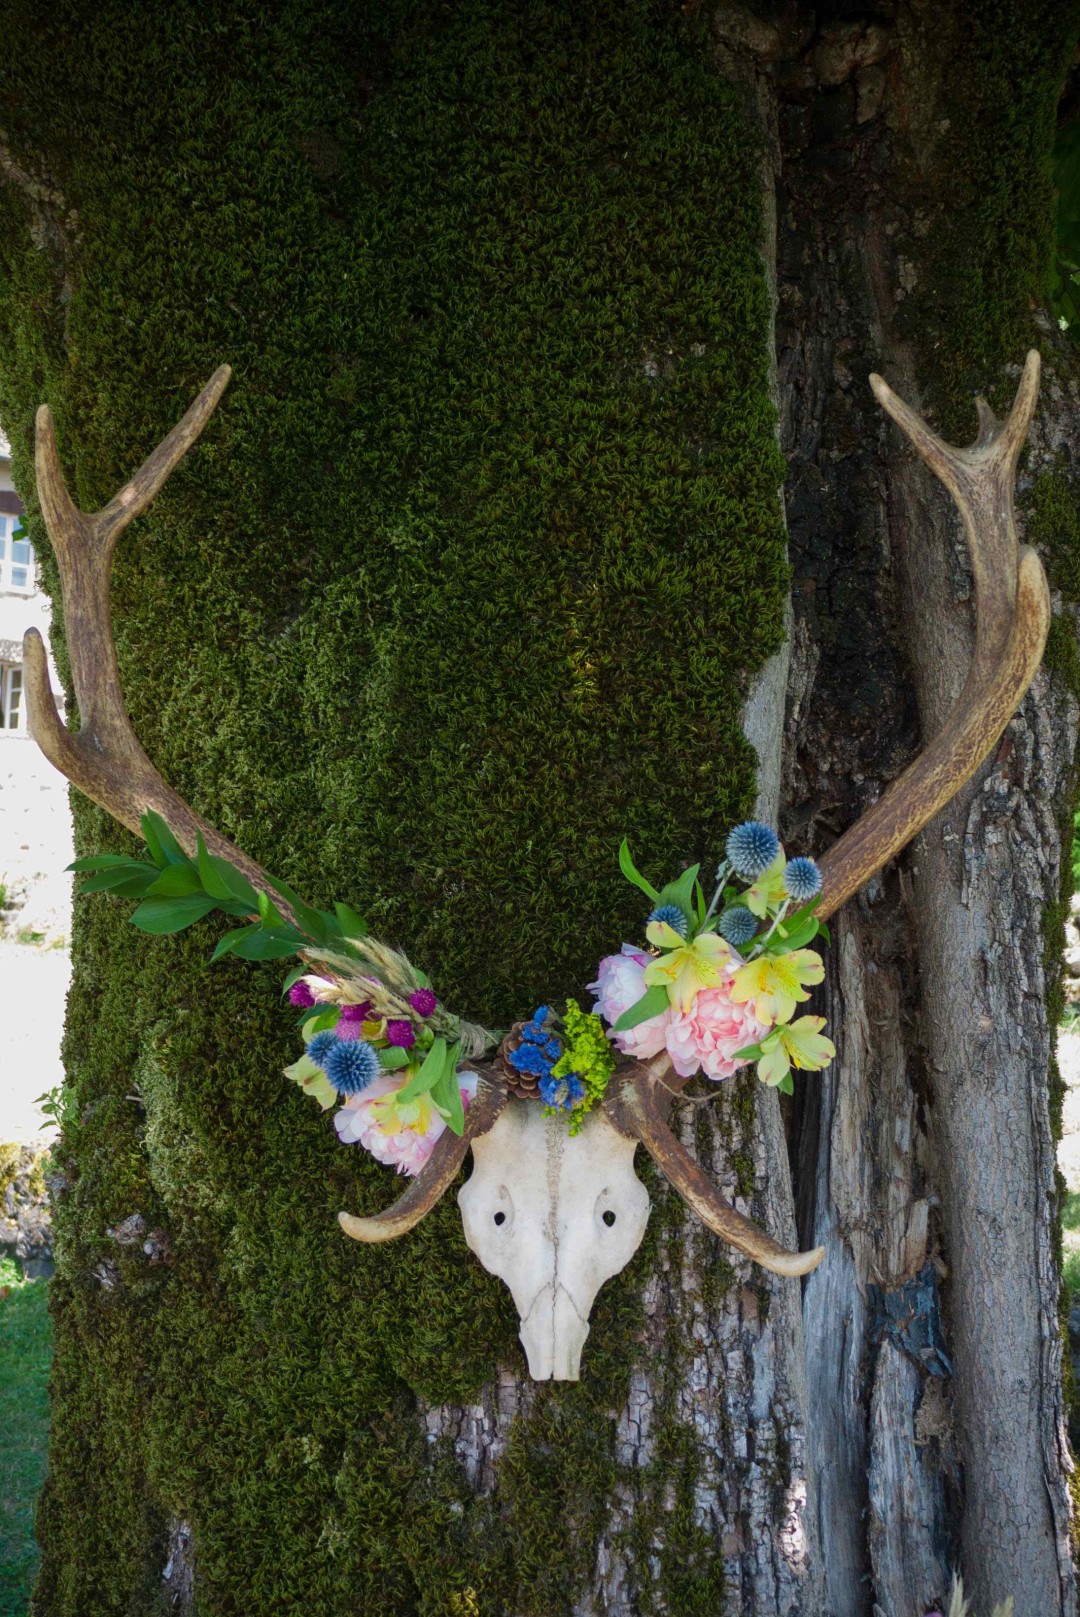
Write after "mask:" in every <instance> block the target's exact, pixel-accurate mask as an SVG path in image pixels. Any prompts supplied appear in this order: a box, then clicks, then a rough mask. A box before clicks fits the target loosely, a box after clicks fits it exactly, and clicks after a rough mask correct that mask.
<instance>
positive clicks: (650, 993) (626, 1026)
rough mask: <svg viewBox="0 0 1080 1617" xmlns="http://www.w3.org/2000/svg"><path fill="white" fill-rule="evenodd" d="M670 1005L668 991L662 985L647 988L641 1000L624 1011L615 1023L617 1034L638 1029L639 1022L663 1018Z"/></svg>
mask: <svg viewBox="0 0 1080 1617" xmlns="http://www.w3.org/2000/svg"><path fill="white" fill-rule="evenodd" d="M669 1003H670V1001H669V1000H668V991H667V989H666V988H665V987H664V985H663V984H662V983H655V984H654V985H653V987H652V988H646V990H645V992H644V993H643V994H642V996H641V998H640V999H639V1000H637V1001H636V1003H635V1004H633V1005H631V1006H630V1007H629V1008H628V1009H627V1010H625V1011H623V1013H622V1015H621V1016H620V1017H619V1020H618V1021H617V1022H616V1023H615V1031H616V1033H628V1032H629V1031H630V1029H631V1028H632V1027H637V1025H638V1023H639V1022H647V1021H648V1020H649V1018H650V1017H653V1016H662V1015H663V1013H664V1012H665V1011H666V1010H667V1008H668V1005H669Z"/></svg>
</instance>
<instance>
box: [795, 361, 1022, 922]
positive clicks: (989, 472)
mask: <svg viewBox="0 0 1080 1617" xmlns="http://www.w3.org/2000/svg"><path fill="white" fill-rule="evenodd" d="M1039 370H1040V362H1039V355H1038V354H1037V353H1036V352H1035V350H1034V349H1032V351H1031V352H1030V353H1029V354H1028V356H1027V360H1026V362H1025V365H1024V371H1023V375H1022V377H1021V379H1020V386H1019V388H1018V389H1017V394H1016V399H1015V401H1014V403H1013V407H1012V409H1011V410H1010V412H1009V415H1008V417H1007V419H1006V420H1005V421H1004V422H1002V423H999V422H998V421H997V420H996V418H995V417H994V415H993V413H992V412H991V410H990V408H989V406H988V405H987V403H986V401H985V400H984V399H980V400H978V401H977V404H978V413H979V435H978V437H977V439H976V441H975V443H974V444H973V445H972V446H971V447H970V448H968V449H957V448H955V447H954V446H953V445H951V444H947V443H944V442H943V441H942V440H941V439H940V438H938V437H937V436H936V434H934V433H933V432H931V431H930V428H929V427H928V426H927V425H926V423H925V421H923V419H922V417H921V416H919V415H918V414H917V413H916V412H915V411H914V410H912V409H911V407H910V406H909V405H907V404H905V403H904V401H903V400H902V399H900V398H898V397H897V396H896V394H895V393H894V392H893V391H892V389H891V388H890V387H889V386H888V384H887V383H886V382H884V381H882V379H881V377H880V376H872V377H871V378H870V385H871V387H872V388H873V390H874V394H875V396H876V397H877V399H878V402H879V403H880V404H881V406H882V408H883V409H884V410H886V411H887V412H888V414H889V415H891V416H892V418H893V420H894V421H895V422H896V423H897V425H898V426H899V427H900V428H901V429H902V431H903V432H904V433H906V435H907V436H908V438H910V440H911V442H912V444H913V445H914V446H915V448H916V450H917V451H918V453H919V455H920V456H921V457H922V459H923V460H924V461H925V462H926V464H927V465H928V466H929V467H930V470H931V471H932V472H933V473H934V474H935V476H937V477H938V478H939V479H940V480H941V482H942V483H944V485H945V487H946V488H947V489H948V490H949V493H950V494H951V495H952V497H953V499H954V501H955V502H956V505H957V507H958V509H959V511H960V515H961V517H962V519H963V523H964V529H965V532H966V534H967V539H968V546H969V549H970V553H971V564H972V572H973V574H974V578H975V613H976V622H975V650H974V653H973V656H972V662H971V668H970V670H969V672H968V677H967V680H966V681H965V684H964V688H963V690H962V691H961V693H960V696H959V697H958V699H957V702H956V705H955V706H954V708H953V710H952V712H951V713H950V715H949V717H948V719H947V720H946V722H945V725H944V727H943V728H942V730H941V731H940V733H939V734H938V735H937V736H935V737H934V739H933V741H931V743H930V744H929V746H928V747H927V748H926V750H925V751H924V752H923V753H922V754H921V755H920V756H919V757H918V758H916V759H915V761H914V762H913V763H912V764H910V765H909V766H908V768H907V769H906V770H905V771H904V772H903V774H902V775H900V776H899V777H898V778H897V779H896V780H895V781H894V782H893V783H892V785H891V786H890V787H889V789H888V791H887V792H886V793H885V794H884V796H883V797H882V798H881V799H880V800H879V801H878V802H877V803H875V804H874V806H873V808H872V809H870V810H869V811H868V812H867V813H866V814H864V815H863V817H862V819H860V820H858V821H857V822H856V823H855V824H854V825H853V826H851V828H850V829H849V830H848V831H846V832H845V833H844V835H843V836H842V837H841V838H840V840H839V841H838V842H837V843H835V844H834V846H833V847H832V848H830V849H829V851H828V852H827V853H826V854H825V856H824V858H823V859H822V860H821V872H822V877H823V882H824V885H823V891H822V897H821V901H820V904H819V906H818V910H817V913H818V915H819V916H820V917H821V918H822V919H824V918H825V917H826V916H828V915H831V914H832V913H833V912H834V911H835V910H837V909H839V907H840V905H841V904H843V903H845V902H846V901H847V899H849V898H850V897H851V896H852V894H854V893H856V892H857V891H858V889H859V888H860V887H861V886H862V885H863V883H864V882H865V881H867V880H868V879H869V878H870V877H871V876H872V875H873V874H874V873H875V871H878V870H880V869H881V868H882V866H883V865H885V864H887V863H888V861H889V860H890V859H891V858H893V856H894V855H895V854H897V853H899V852H900V850H901V848H903V847H905V846H906V845H907V843H909V842H910V841H911V839H912V838H913V837H914V836H916V835H917V833H918V832H919V831H921V830H922V828H923V826H924V825H926V824H927V823H928V821H930V820H931V819H933V817H934V815H935V814H936V813H937V812H938V810H939V809H941V808H943V807H944V806H945V804H946V803H948V802H949V801H950V799H951V798H952V797H954V796H955V795H956V793H957V792H958V791H959V790H960V788H961V787H962V786H963V785H964V783H965V782H966V781H968V780H970V779H971V776H972V775H973V774H974V773H975V771H976V770H977V769H978V767H979V765H980V764H981V763H982V762H983V760H984V759H985V758H986V757H987V756H988V755H989V753H990V752H991V751H992V750H993V748H994V747H995V746H996V744H997V742H998V740H999V739H1000V737H1001V734H1002V732H1003V731H1004V729H1005V727H1006V725H1007V724H1008V723H1009V720H1010V719H1011V718H1012V716H1013V714H1014V713H1015V712H1016V709H1017V707H1018V706H1019V705H1020V702H1021V701H1022V699H1023V697H1024V693H1025V692H1026V690H1027V688H1028V686H1029V685H1030V684H1031V681H1032V679H1033V678H1034V676H1035V670H1036V669H1037V668H1038V666H1039V662H1040V660H1041V658H1042V654H1043V648H1044V647H1045V645H1046V636H1047V632H1048V630H1049V627H1050V594H1049V590H1048V589H1047V585H1046V577H1045V574H1044V573H1043V569H1042V563H1041V562H1040V561H1039V558H1038V556H1037V555H1036V554H1035V552H1034V551H1033V550H1031V549H1030V548H1029V547H1028V546H1026V545H1019V544H1018V543H1017V539H1016V521H1015V512H1014V508H1013V484H1014V479H1015V474H1016V463H1017V459H1018V457H1019V454H1020V450H1021V448H1022V447H1023V444H1024V440H1025V438H1026V437H1027V432H1028V428H1029V426H1030V425H1031V418H1032V415H1033V413H1034V410H1035V404H1036V400H1037V398H1038V391H1039Z"/></svg>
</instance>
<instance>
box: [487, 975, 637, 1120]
mask: <svg viewBox="0 0 1080 1617" xmlns="http://www.w3.org/2000/svg"><path fill="white" fill-rule="evenodd" d="M506 1062H507V1064H508V1066H510V1067H511V1068H513V1070H514V1071H515V1072H516V1073H519V1074H521V1075H522V1076H523V1077H531V1078H535V1079H536V1080H537V1089H538V1091H539V1095H540V1099H541V1100H542V1101H543V1102H544V1106H545V1109H546V1111H547V1114H548V1116H549V1117H552V1116H561V1117H563V1118H564V1120H565V1121H566V1122H567V1124H568V1126H569V1132H570V1133H571V1134H577V1133H579V1132H580V1130H581V1125H582V1123H583V1122H584V1121H585V1118H586V1117H587V1116H588V1114H589V1112H591V1111H592V1108H593V1107H594V1106H595V1104H596V1102H597V1101H598V1100H600V1099H602V1097H603V1094H604V1091H605V1090H606V1089H607V1086H608V1079H609V1078H610V1077H611V1074H612V1073H613V1072H614V1071H615V1057H614V1055H613V1054H612V1050H611V1045H610V1043H609V1041H608V1038H607V1035H606V1033H605V1032H604V1024H603V1022H601V1020H600V1018H599V1017H598V1016H595V1015H590V1014H589V1013H588V1012H587V1011H583V1010H582V1009H581V1006H580V1005H579V1004H578V1002H577V1000H576V999H568V1000H567V1002H566V1009H565V1010H564V1011H563V1013H562V1015H561V1016H559V1015H558V1014H557V1013H556V1012H555V1011H553V1010H552V1009H551V1007H550V1006H549V1005H540V1006H538V1007H537V1009H536V1010H535V1011H534V1012H533V1015H532V1018H531V1020H530V1021H528V1022H526V1023H525V1024H524V1026H523V1027H521V1029H520V1034H519V1038H518V1040H517V1041H514V1042H513V1044H512V1045H511V1046H510V1047H509V1048H507V1049H506Z"/></svg>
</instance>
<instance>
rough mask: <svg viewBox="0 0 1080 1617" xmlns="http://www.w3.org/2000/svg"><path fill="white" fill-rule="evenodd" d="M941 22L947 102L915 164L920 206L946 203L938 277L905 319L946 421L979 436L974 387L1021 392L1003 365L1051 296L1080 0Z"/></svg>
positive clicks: (1002, 1) (958, 431)
mask: <svg viewBox="0 0 1080 1617" xmlns="http://www.w3.org/2000/svg"><path fill="white" fill-rule="evenodd" d="M933 22H934V31H935V36H936V39H937V48H939V49H941V50H943V51H944V52H945V56H944V58H943V60H942V63H941V68H942V80H941V82H942V83H943V84H944V85H947V89H948V94H947V105H946V104H945V102H944V101H943V102H942V104H941V113H940V116H939V117H938V119H937V121H936V123H935V127H934V131H933V135H932V137H931V139H932V142H933V144H932V146H928V147H926V148H924V149H923V150H921V151H920V153H919V156H918V159H917V161H916V162H914V163H913V165H912V170H913V172H912V176H911V185H912V204H913V207H914V209H915V210H916V211H917V212H924V211H925V210H926V209H927V208H932V209H934V210H935V216H934V227H933V229H932V230H930V231H928V232H927V234H926V238H925V239H926V242H927V246H926V249H925V251H924V252H923V253H922V255H921V256H922V274H921V276H920V280H921V283H922V285H923V287H924V288H925V289H926V290H925V292H924V293H923V295H921V296H919V297H916V298H912V299H909V300H908V303H907V304H906V305H905V308H906V313H905V315H904V319H903V324H904V328H905V334H906V335H907V336H908V337H909V339H910V340H911V341H912V342H913V343H914V344H915V346H916V349H917V351H918V352H920V353H921V354H922V355H923V357H924V365H925V371H926V374H927V376H928V377H929V378H931V379H932V383H933V391H934V393H935V395H936V402H937V404H938V405H939V407H940V411H941V422H942V429H943V431H944V433H945V435H946V436H947V437H951V438H952V439H953V440H954V441H955V442H966V441H968V440H969V439H970V438H971V437H973V436H974V428H975V417H974V411H973V409H972V402H971V401H972V395H973V394H975V393H982V392H986V391H987V390H988V389H990V390H991V395H992V402H994V403H995V404H996V405H997V406H998V407H999V408H1000V407H1001V406H1002V405H1003V404H1006V403H1007V402H1008V393H1009V389H1008V385H1007V383H1005V382H1004V380H1003V378H1002V371H1003V368H1004V366H1005V365H1007V364H1015V363H1016V362H1017V360H1018V359H1019V357H1020V356H1021V354H1022V353H1023V351H1024V349H1025V348H1027V347H1029V346H1030V345H1031V343H1032V342H1033V340H1034V338H1035V332H1034V328H1033V324H1032V310H1033V308H1034V307H1036V306H1037V305H1040V304H1043V303H1045V300H1046V297H1047V293H1048V287H1049V274H1050V267H1051V264H1052V262H1053V257H1054V248H1055V209H1054V189H1053V172H1052V155H1051V154H1052V151H1053V145H1054V127H1055V120H1056V115H1057V107H1058V100H1059V98H1060V96H1061V90H1062V86H1063V84H1064V81H1065V74H1066V71H1067V69H1068V66H1069V63H1070V61H1071V59H1072V56H1073V53H1074V52H1075V49H1076V42H1077V36H1078V34H1080V4H1078V0H1066V3H1065V4H1060V3H1058V0H963V3H962V4H960V5H958V6H956V7H955V8H953V9H952V10H951V12H950V13H949V17H948V18H947V19H945V18H943V17H941V16H939V15H938V14H937V13H935V15H934V19H933ZM950 27H951V29H952V32H951V33H950Z"/></svg>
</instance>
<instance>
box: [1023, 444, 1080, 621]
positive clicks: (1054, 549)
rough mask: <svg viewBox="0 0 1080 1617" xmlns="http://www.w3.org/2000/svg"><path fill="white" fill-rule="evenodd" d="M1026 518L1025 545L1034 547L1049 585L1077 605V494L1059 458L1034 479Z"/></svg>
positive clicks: (1079, 586)
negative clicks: (1039, 556)
mask: <svg viewBox="0 0 1080 1617" xmlns="http://www.w3.org/2000/svg"><path fill="white" fill-rule="evenodd" d="M1026 515H1027V538H1028V543H1029V544H1033V545H1037V546H1038V548H1039V553H1040V555H1041V556H1042V558H1043V561H1044V562H1045V564H1046V572H1047V577H1048V578H1049V580H1050V583H1051V585H1052V586H1053V588H1054V589H1056V590H1058V591H1060V593H1061V595H1062V596H1063V597H1064V599H1065V600H1066V601H1070V602H1080V494H1078V491H1077V487H1076V483H1075V480H1074V479H1073V478H1072V477H1071V476H1070V475H1069V471H1068V468H1067V466H1066V464H1065V462H1064V459H1063V458H1062V459H1061V460H1059V462H1058V465H1057V466H1055V467H1054V469H1053V470H1052V471H1046V472H1042V473H1040V475H1039V476H1038V477H1037V478H1036V479H1035V481H1034V483H1033V484H1032V487H1031V493H1030V495H1029V496H1028V499H1027V502H1026Z"/></svg>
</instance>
